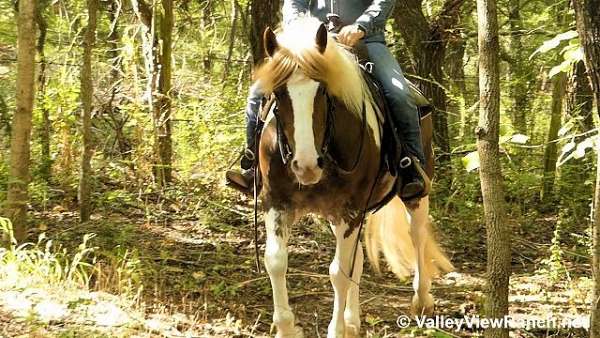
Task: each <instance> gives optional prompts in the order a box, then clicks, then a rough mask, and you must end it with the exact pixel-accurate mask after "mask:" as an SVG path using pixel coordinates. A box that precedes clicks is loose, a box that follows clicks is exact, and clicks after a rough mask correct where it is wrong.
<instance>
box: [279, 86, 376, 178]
mask: <svg viewBox="0 0 600 338" xmlns="http://www.w3.org/2000/svg"><path fill="white" fill-rule="evenodd" d="M317 95H325V97H326V99H327V109H326V113H325V114H326V115H325V135H324V137H323V143H322V144H321V156H322V157H323V158H324V159H325V161H327V162H328V163H331V164H332V165H333V167H335V168H337V169H338V171H340V172H342V173H343V174H351V173H353V172H354V170H356V168H357V167H358V163H359V162H360V158H361V156H362V152H363V148H364V139H365V134H366V129H367V109H366V104H365V99H364V98H363V101H362V109H361V127H360V129H361V130H360V143H359V151H358V155H357V156H356V159H355V160H354V163H353V164H352V166H351V167H350V169H344V168H343V167H342V166H341V165H340V164H339V162H338V161H337V160H336V159H335V158H334V157H333V156H332V155H331V152H330V151H329V146H330V145H331V143H332V142H333V137H334V135H335V108H336V106H335V100H334V98H333V97H332V96H331V95H330V94H329V92H327V89H326V88H325V86H323V85H321V86H320V88H319V91H318V92H317ZM273 115H274V116H275V123H276V128H277V144H278V145H279V154H280V155H281V161H282V162H283V164H284V165H285V166H287V165H288V163H289V162H290V161H291V160H292V158H293V157H294V152H293V151H292V147H291V146H290V144H289V141H288V139H287V137H286V135H285V133H284V132H283V125H282V123H281V118H280V116H279V106H278V105H277V102H276V103H275V105H274V108H273ZM324 165H325V163H319V166H320V167H323V166H324Z"/></svg>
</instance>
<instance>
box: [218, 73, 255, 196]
mask: <svg viewBox="0 0 600 338" xmlns="http://www.w3.org/2000/svg"><path fill="white" fill-rule="evenodd" d="M263 96H264V95H263V92H262V91H261V90H260V88H259V87H258V85H256V84H255V85H253V86H252V87H250V93H249V95H248V101H247V102H248V103H247V104H246V150H245V151H244V153H243V155H242V160H241V167H242V170H241V171H238V170H228V171H227V172H226V173H225V177H226V178H227V180H228V181H229V183H233V186H234V187H236V188H238V189H240V190H242V191H244V192H247V193H251V191H252V187H253V182H254V165H255V163H256V154H255V144H256V141H257V140H256V131H257V129H258V128H261V127H262V123H261V122H260V120H259V118H258V113H259V111H260V104H261V101H262V98H263Z"/></svg>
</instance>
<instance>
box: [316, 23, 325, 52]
mask: <svg viewBox="0 0 600 338" xmlns="http://www.w3.org/2000/svg"><path fill="white" fill-rule="evenodd" d="M316 42H317V48H318V49H319V52H321V53H323V52H325V48H327V28H325V25H324V24H321V25H320V26H319V30H317V37H316Z"/></svg>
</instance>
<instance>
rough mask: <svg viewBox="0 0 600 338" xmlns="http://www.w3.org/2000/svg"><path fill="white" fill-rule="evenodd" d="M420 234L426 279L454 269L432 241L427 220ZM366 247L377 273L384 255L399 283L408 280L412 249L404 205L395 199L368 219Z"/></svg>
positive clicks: (412, 254)
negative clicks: (381, 257)
mask: <svg viewBox="0 0 600 338" xmlns="http://www.w3.org/2000/svg"><path fill="white" fill-rule="evenodd" d="M423 226H424V227H425V229H421V231H420V233H421V235H422V236H424V238H423V239H422V240H423V241H424V242H425V250H424V251H425V252H424V254H425V267H424V269H426V271H427V272H428V275H429V276H438V275H439V274H440V272H444V273H445V272H449V271H452V270H453V269H454V267H453V266H452V263H450V261H449V260H448V258H447V257H446V255H445V254H444V253H443V252H442V249H441V248H440V246H439V245H438V243H437V242H436V240H435V239H434V238H433V236H432V234H431V229H430V220H429V219H428V221H427V222H426V223H425V224H423ZM365 244H366V248H367V255H368V256H369V261H371V264H373V267H374V268H375V270H376V271H379V270H380V269H379V253H380V252H383V256H384V257H385V260H386V262H387V263H388V265H389V267H390V269H391V270H392V271H393V272H394V273H395V274H396V275H397V276H398V277H399V278H401V279H403V278H406V277H408V276H409V275H410V274H411V273H412V272H413V271H414V267H415V264H416V262H415V260H416V256H415V249H414V245H413V241H412V238H411V233H410V224H409V222H408V217H407V213H406V207H405V206H404V203H402V201H401V200H400V199H399V198H398V197H394V198H393V199H392V200H391V201H390V202H389V203H388V204H387V205H385V206H384V207H383V208H382V209H380V210H379V211H378V212H376V213H374V214H372V215H371V216H369V218H368V219H367V226H366V229H365Z"/></svg>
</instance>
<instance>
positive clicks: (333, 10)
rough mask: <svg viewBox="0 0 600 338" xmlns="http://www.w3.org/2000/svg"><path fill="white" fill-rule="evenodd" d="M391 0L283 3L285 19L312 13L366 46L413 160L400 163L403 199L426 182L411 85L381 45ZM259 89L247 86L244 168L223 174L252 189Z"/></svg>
mask: <svg viewBox="0 0 600 338" xmlns="http://www.w3.org/2000/svg"><path fill="white" fill-rule="evenodd" d="M394 3H395V0H373V1H365V0H327V1H326V0H312V1H311V0H285V1H284V3H283V20H284V23H289V22H290V21H292V20H294V19H296V18H297V17H299V16H301V15H304V14H305V13H310V14H311V15H312V16H314V17H317V18H319V19H320V20H321V21H323V22H327V23H329V28H335V26H338V28H340V27H341V29H340V30H339V33H338V36H337V38H338V41H339V42H341V43H343V44H345V45H348V46H354V45H355V44H356V43H357V42H358V41H359V40H361V39H362V40H363V41H364V42H365V45H366V49H367V52H368V56H369V60H370V61H371V62H373V63H374V67H373V75H374V76H375V78H376V79H377V80H378V81H379V83H380V84H381V86H382V89H383V93H384V96H385V98H386V100H387V102H388V106H389V109H390V110H391V115H392V119H394V121H393V122H394V124H395V126H396V128H397V133H398V137H399V139H400V140H401V141H402V143H403V149H404V151H405V152H406V153H408V154H406V155H408V156H409V157H410V158H412V160H413V161H411V163H410V165H408V167H405V166H403V168H400V173H401V175H402V178H403V185H402V187H400V188H399V191H398V194H399V195H400V197H401V198H402V199H403V200H409V199H413V198H419V197H423V196H424V195H425V194H427V191H426V190H427V189H426V184H425V182H424V179H427V178H425V177H422V176H421V175H420V174H419V173H418V170H417V169H416V167H415V165H419V164H415V163H414V162H415V161H418V162H420V164H424V163H425V156H424V155H423V146H422V144H421V132H420V126H419V113H418V112H417V107H416V105H415V103H414V100H413V99H412V97H411V94H410V89H409V86H408V84H407V81H406V79H405V78H404V75H403V73H402V70H401V69H400V65H398V62H397V61H396V59H395V58H394V56H393V55H392V53H391V52H390V51H389V49H388V48H387V46H386V44H385V39H384V32H385V22H386V21H387V19H388V17H389V15H390V12H391V11H392V8H393V6H394ZM262 98H263V93H262V92H261V90H260V87H259V85H257V84H255V85H254V86H252V87H251V88H250V95H249V97H248V105H247V107H246V122H247V127H246V145H247V149H246V151H245V152H244V155H243V156H242V169H243V170H242V171H241V172H238V171H228V172H227V175H226V176H227V178H228V179H229V180H230V181H233V182H235V184H237V185H240V186H242V187H244V188H247V189H248V190H249V191H251V189H252V188H251V187H252V182H253V179H254V170H253V166H254V165H256V163H255V162H256V161H255V155H254V151H253V149H254V145H255V142H256V139H255V135H256V133H255V131H256V128H260V127H261V126H260V125H259V122H258V119H257V116H258V111H259V109H260V104H261V101H262Z"/></svg>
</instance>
